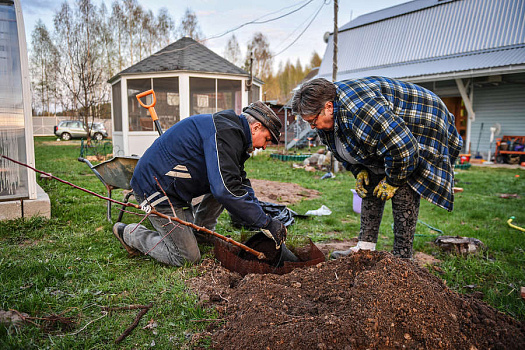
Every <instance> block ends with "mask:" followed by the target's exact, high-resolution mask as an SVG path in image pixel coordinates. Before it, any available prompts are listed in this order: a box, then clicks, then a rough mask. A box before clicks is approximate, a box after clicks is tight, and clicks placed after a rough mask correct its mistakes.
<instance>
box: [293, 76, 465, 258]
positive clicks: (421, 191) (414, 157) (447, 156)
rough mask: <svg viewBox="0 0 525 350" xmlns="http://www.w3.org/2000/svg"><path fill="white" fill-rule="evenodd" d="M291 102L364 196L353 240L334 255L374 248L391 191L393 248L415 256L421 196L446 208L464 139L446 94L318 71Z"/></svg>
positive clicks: (391, 81)
mask: <svg viewBox="0 0 525 350" xmlns="http://www.w3.org/2000/svg"><path fill="white" fill-rule="evenodd" d="M292 109H293V111H294V113H296V114H299V115H301V116H302V117H303V119H304V120H306V121H307V122H308V123H310V125H311V127H312V128H315V129H317V131H318V133H319V136H320V138H321V140H322V141H323V143H324V144H325V145H327V146H328V148H329V149H330V150H331V151H332V152H333V154H334V156H335V157H336V159H337V160H339V161H340V162H341V163H342V164H343V165H344V166H345V168H346V169H348V170H350V171H351V172H352V173H353V174H354V176H355V177H356V180H357V181H356V192H357V193H358V194H359V196H360V197H362V198H363V201H362V207H361V230H360V232H359V241H358V243H357V246H355V247H352V248H350V249H349V250H347V251H336V252H333V253H332V256H333V257H339V256H342V255H348V254H350V253H351V252H355V251H358V250H360V249H366V250H375V246H376V242H377V238H378V233H379V225H380V223H381V218H382V215H383V210H384V206H385V201H386V200H389V199H391V198H392V212H393V215H394V247H393V254H394V255H395V256H398V257H402V258H412V255H413V247H412V245H413V240H414V233H415V229H416V223H417V218H418V214H419V202H420V198H421V197H423V198H425V199H427V200H428V201H430V202H431V203H433V204H435V205H437V206H439V207H441V208H444V209H447V210H449V211H451V210H452V208H453V203H454V194H453V185H454V172H453V165H454V162H455V161H456V158H457V157H458V155H459V152H460V150H461V147H462V144H463V142H462V140H461V137H460V136H459V134H458V132H457V130H456V127H455V125H454V116H453V115H452V114H451V113H450V112H449V111H448V110H447V108H446V106H445V104H444V103H443V101H441V100H440V99H439V97H438V96H437V95H435V94H434V93H433V92H431V91H429V90H427V89H425V88H423V87H421V86H418V85H415V84H411V83H406V82H403V81H399V80H395V79H390V78H385V77H367V78H362V79H354V80H346V81H340V82H336V83H332V82H330V81H328V80H326V79H323V78H318V79H313V80H310V81H308V82H307V83H305V84H303V85H302V86H301V88H300V89H299V90H298V91H297V92H296V93H295V95H294V97H293V100H292Z"/></svg>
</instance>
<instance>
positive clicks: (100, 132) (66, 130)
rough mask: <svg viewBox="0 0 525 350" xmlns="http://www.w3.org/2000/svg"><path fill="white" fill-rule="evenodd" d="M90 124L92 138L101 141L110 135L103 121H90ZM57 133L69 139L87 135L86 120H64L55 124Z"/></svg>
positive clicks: (63, 138)
mask: <svg viewBox="0 0 525 350" xmlns="http://www.w3.org/2000/svg"><path fill="white" fill-rule="evenodd" d="M89 125H90V126H91V138H92V139H94V140H98V141H100V140H102V139H104V138H105V137H108V132H107V131H106V128H105V127H104V124H103V123H93V124H91V123H90V124H89ZM55 135H56V136H57V137H60V138H61V139H62V140H64V141H67V140H71V139H72V138H80V137H87V132H86V128H85V124H84V122H82V121H80V120H64V121H61V122H60V123H58V125H56V126H55Z"/></svg>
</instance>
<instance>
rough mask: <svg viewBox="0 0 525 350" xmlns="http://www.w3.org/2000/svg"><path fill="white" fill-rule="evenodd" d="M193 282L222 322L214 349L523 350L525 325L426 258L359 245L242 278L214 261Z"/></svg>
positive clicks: (215, 325) (212, 333) (211, 332)
mask: <svg viewBox="0 0 525 350" xmlns="http://www.w3.org/2000/svg"><path fill="white" fill-rule="evenodd" d="M199 269H201V272H202V274H201V275H200V276H199V277H195V278H193V279H191V280H189V281H188V284H189V286H190V288H191V289H192V290H194V291H195V292H196V293H198V295H199V298H200V302H201V303H202V304H203V305H204V306H209V307H214V308H216V310H217V311H218V312H219V318H220V321H218V322H212V323H211V324H210V326H209V327H208V329H207V332H205V333H202V334H200V335H198V336H196V337H195V338H196V341H195V343H196V344H193V345H196V346H197V348H198V342H199V339H202V338H204V337H211V345H212V347H213V348H214V349H287V350H291V349H402V348H403V349H469V350H471V349H524V348H525V325H524V324H523V323H520V322H518V321H516V320H514V319H513V318H511V317H510V316H508V315H505V314H503V313H501V312H499V311H497V310H496V309H494V308H492V307H490V306H488V305H487V304H485V303H484V302H483V301H481V300H478V299H475V298H473V297H470V296H467V295H461V294H458V293H456V292H454V291H452V290H451V289H449V288H448V287H447V286H446V285H445V283H444V282H443V281H442V280H440V279H439V278H438V277H436V276H434V275H432V274H430V273H429V272H428V271H427V270H426V269H422V268H420V267H419V266H417V264H415V263H413V262H410V261H404V260H402V259H398V258H395V257H393V256H392V255H391V254H389V253H386V252H367V251H364V252H359V253H356V254H353V255H350V256H348V257H345V258H341V259H338V260H332V261H327V262H325V263H321V264H318V265H317V266H312V267H308V268H302V269H296V270H294V271H292V272H291V273H289V274H286V275H281V276H279V275H272V274H267V275H255V274H249V275H247V276H245V277H244V278H242V277H241V276H240V275H239V274H237V273H232V272H230V271H228V270H226V269H224V268H223V267H221V266H219V264H218V263H217V262H215V260H213V259H208V260H205V261H204V262H203V263H202V264H201V265H200V267H199Z"/></svg>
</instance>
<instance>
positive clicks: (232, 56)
mask: <svg viewBox="0 0 525 350" xmlns="http://www.w3.org/2000/svg"><path fill="white" fill-rule="evenodd" d="M224 58H226V59H227V60H228V61H230V62H231V63H233V64H235V65H236V66H239V65H240V64H241V49H240V47H239V42H238V41H237V38H236V37H235V34H232V36H231V37H230V39H229V40H228V43H227V44H226V48H225V49H224Z"/></svg>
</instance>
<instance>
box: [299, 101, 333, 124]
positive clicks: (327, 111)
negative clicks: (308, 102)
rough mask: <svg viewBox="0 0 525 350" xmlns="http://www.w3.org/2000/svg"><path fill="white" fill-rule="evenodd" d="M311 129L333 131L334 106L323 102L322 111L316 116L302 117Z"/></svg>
mask: <svg viewBox="0 0 525 350" xmlns="http://www.w3.org/2000/svg"><path fill="white" fill-rule="evenodd" d="M303 119H304V120H305V121H307V122H308V123H309V124H310V127H311V128H312V129H319V130H324V131H330V130H333V129H334V104H333V103H332V102H330V101H328V102H325V104H324V108H323V110H322V111H321V112H320V113H319V114H317V115H307V116H303Z"/></svg>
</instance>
